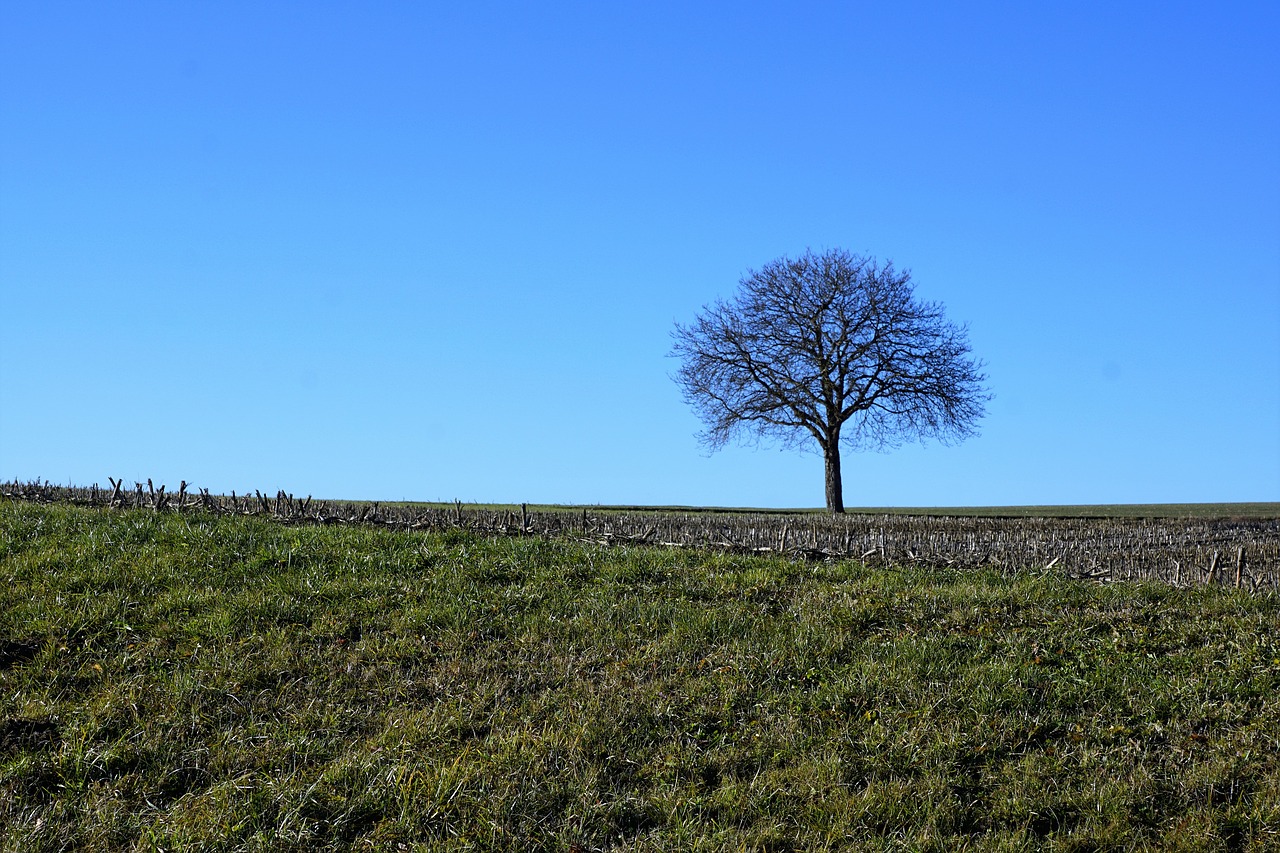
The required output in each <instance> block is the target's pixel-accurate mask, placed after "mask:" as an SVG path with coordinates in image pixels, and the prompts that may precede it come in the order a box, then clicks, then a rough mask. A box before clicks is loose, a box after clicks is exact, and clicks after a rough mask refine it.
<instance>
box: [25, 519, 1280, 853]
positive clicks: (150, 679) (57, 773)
mask: <svg viewBox="0 0 1280 853" xmlns="http://www.w3.org/2000/svg"><path fill="white" fill-rule="evenodd" d="M1278 694H1280V615H1278V608H1277V601H1276V599H1275V598H1274V597H1269V596H1265V595H1263V596H1249V595H1244V594H1239V593H1236V592H1234V591H1230V590H1225V589H1219V588H1196V589H1189V590H1175V589H1171V588H1167V587H1161V586H1156V585H1122V584H1116V585H1111V586H1100V585H1089V584H1085V583H1081V582H1072V581H1068V580H1064V579H1062V578H1060V577H1057V576H1055V575H1053V574H1043V575H1030V574H1027V575H1018V576H1002V575H1000V574H998V573H995V572H960V571H939V570H923V569H917V568H913V567H910V566H903V567H892V568H884V569H875V570H872V569H868V568H866V567H863V566H861V565H859V564H857V563H854V562H833V563H816V564H812V563H811V564H804V563H796V562H788V561H784V560H778V559H762V558H747V557H735V556H724V555H716V554H711V553H701V552H693V551H676V550H671V551H664V550H660V549H648V548H633V549H627V548H616V549H608V548H604V547H600V546H594V545H584V544H580V543H573V542H565V541H546V540H541V539H535V538H529V539H516V538H509V539H491V538H482V537H478V536H474V535H471V534H467V533H463V532H458V531H454V532H448V533H442V534H409V533H392V532H388V531H384V530H371V529H363V528H350V527H346V528H344V527H325V528H320V527H285V526H280V525H276V524H272V523H270V522H268V521H265V520H262V519H255V518H235V517H218V518H215V517H209V516H200V515H177V514H160V515H156V514H151V513H148V512H144V511H129V512H114V511H103V510H90V509H78V508H71V507H62V506H35V505H29V504H23V503H17V502H13V501H0V849H3V850H12V851H22V853H35V851H43V850H64V849H76V848H80V849H139V850H152V849H209V850H227V849H243V850H290V849H293V850H316V849H322V850H323V849H330V850H345V849H354V850H361V849H391V850H394V849H416V850H446V849H447V850H512V849H527V850H555V851H566V853H567V851H585V850H604V849H616V850H708V851H710V850H744V849H746V850H752V849H754V850H775V851H778V850H828V849H831V850H835V849H845V850H867V849H870V850H882V849H883V850H890V849H892V850H898V849H901V850H939V851H941V850H1024V849H1045V850H1081V851H1083V850H1109V849H1161V850H1165V849H1167V850H1224V851H1227V850H1259V851H1260V850H1265V849H1276V846H1277V845H1280V761H1277V758H1276V756H1277V755H1280V702H1278V701H1277V695H1278ZM401 846H402V848H401Z"/></svg>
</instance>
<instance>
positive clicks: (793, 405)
mask: <svg viewBox="0 0 1280 853" xmlns="http://www.w3.org/2000/svg"><path fill="white" fill-rule="evenodd" d="M672 337H673V340H674V345H673V347H672V351H671V355H672V356H674V357H677V358H679V359H681V362H682V363H681V366H680V369H679V371H678V372H677V373H676V375H675V376H674V377H673V378H674V379H675V381H676V382H677V383H678V384H679V385H680V387H681V389H682V391H683V393H684V398H685V401H686V402H687V403H689V405H690V406H691V407H692V408H693V409H694V411H695V412H696V413H697V414H698V416H699V417H700V419H701V420H702V421H703V423H704V425H705V427H706V431H705V432H704V433H703V434H702V436H701V438H702V440H703V442H704V443H705V444H706V445H707V446H708V447H710V448H711V449H713V450H714V449H717V448H719V447H722V446H723V445H724V444H726V443H728V442H729V441H730V440H732V439H734V438H737V437H754V438H772V439H776V440H780V441H782V442H783V443H786V444H804V443H807V440H808V438H810V437H812V438H813V439H815V440H817V442H818V444H819V446H820V447H822V448H823V450H824V452H830V451H831V450H833V449H834V448H835V447H836V445H839V444H841V443H843V444H845V445H847V446H850V447H852V448H856V449H866V448H886V447H892V446H897V445H898V444H900V443H902V442H903V441H908V440H923V439H925V438H934V439H937V440H940V441H942V442H944V443H946V442H951V441H958V440H961V439H963V438H965V437H968V436H970V435H972V434H974V433H975V431H976V424H977V422H978V421H979V420H980V419H981V418H982V416H983V414H984V411H985V409H984V404H985V402H986V401H987V400H989V399H990V395H989V394H988V393H987V392H986V390H985V389H984V388H983V387H982V383H983V382H985V380H986V377H985V376H984V375H983V374H982V372H981V371H982V364H981V362H979V361H976V360H974V359H973V358H971V357H970V350H969V342H968V335H967V331H966V329H965V328H964V327H962V326H956V325H954V324H952V323H950V322H948V321H947V320H946V318H945V316H944V312H943V307H942V305H941V304H939V303H933V302H922V301H919V300H917V299H916V298H915V295H914V288H913V285H912V282H911V275H910V273H909V272H898V271H897V270H896V269H895V268H894V266H893V264H892V263H885V264H883V265H881V264H879V263H878V262H877V261H876V260H875V259H874V258H868V257H863V256H859V255H854V254H850V253H849V252H846V251H844V250H840V249H835V250H830V251H827V252H824V253H823V254H821V255H817V254H814V253H812V252H808V251H807V252H805V254H803V255H801V256H800V257H798V258H795V259H791V258H786V257H783V258H779V259H777V260H775V261H772V262H770V263H768V264H766V265H765V266H764V267H762V268H760V269H759V270H755V271H750V272H748V274H747V275H746V276H744V277H743V279H742V280H741V282H740V289H739V292H738V294H737V296H736V297H735V298H734V299H733V300H732V301H729V302H725V301H717V302H715V303H714V304H713V305H709V306H704V308H703V311H702V313H701V314H700V315H699V316H698V317H697V318H696V319H695V320H694V322H693V323H692V324H690V325H688V326H684V325H681V324H678V323H677V324H676V328H675V330H674V331H673V333H672Z"/></svg>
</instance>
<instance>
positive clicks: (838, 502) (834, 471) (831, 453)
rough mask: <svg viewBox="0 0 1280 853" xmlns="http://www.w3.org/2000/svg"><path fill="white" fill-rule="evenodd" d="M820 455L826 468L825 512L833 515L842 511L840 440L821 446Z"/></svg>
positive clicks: (842, 488) (842, 491)
mask: <svg viewBox="0 0 1280 853" xmlns="http://www.w3.org/2000/svg"><path fill="white" fill-rule="evenodd" d="M822 456H823V458H824V460H825V461H826V469H827V512H829V513H831V514H833V515H839V514H842V513H844V486H843V485H841V483H840V440H839V439H836V440H835V441H833V442H831V443H830V444H828V445H827V446H826V447H824V448H822Z"/></svg>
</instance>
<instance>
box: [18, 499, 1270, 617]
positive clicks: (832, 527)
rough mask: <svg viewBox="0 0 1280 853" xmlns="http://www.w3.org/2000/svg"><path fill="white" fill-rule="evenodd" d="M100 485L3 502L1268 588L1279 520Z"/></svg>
mask: <svg viewBox="0 0 1280 853" xmlns="http://www.w3.org/2000/svg"><path fill="white" fill-rule="evenodd" d="M111 483H112V488H111V490H110V491H108V490H106V489H102V488H99V487H98V486H96V485H95V486H92V487H89V488H77V487H70V486H55V485H52V484H49V483H39V482H30V483H21V482H11V483H5V484H3V486H0V493H2V494H4V495H5V496H7V497H12V498H18V499H23V500H31V501H37V502H58V503H74V504H80V505H86V506H104V507H105V506H112V507H131V508H151V509H154V510H156V511H174V512H194V511H205V512H211V513H215V514H236V515H262V516H268V517H272V518H275V519H278V520H281V521H284V522H287V523H294V524H366V525H373V526H381V527H389V528H393V529H412V530H447V529H465V530H471V531H477V532H485V533H491V534H495V535H523V536H531V535H536V536H564V537H569V538H576V539H583V540H588V541H598V542H602V543H609V544H644V545H654V546H660V547H680V548H712V549H719V550H724V551H730V552H734V553H759V554H771V553H772V554H784V555H788V556H794V557H799V558H808V559H846V558H852V559H857V560H861V561H863V562H865V563H868V564H872V565H883V564H890V563H911V564H916V565H923V566H929V565H936V566H950V567H996V568H1000V569H1007V570H1010V571H1025V570H1033V571H1036V570H1056V571H1060V572H1063V573H1065V574H1067V575H1070V576H1072V577H1084V578H1092V579H1098V580H1158V581H1161V582H1164V583H1169V584H1172V585H1174V586H1189V585H1197V584H1219V585H1230V586H1235V587H1237V588H1242V589H1248V590H1253V591H1272V592H1275V591H1277V590H1280V517H1271V518H1265V517H1262V518H1260V517H1228V518H1210V517H1185V518H1141V517H1130V516H1123V515H1117V516H1116V517H1105V518H1097V517H1093V518H1088V517H1053V518H1036V517H1021V516H1019V517H999V516H996V515H990V514H985V515H981V516H963V515H945V516H943V515H907V514H888V513H885V514H848V515H843V516H830V515H826V514H818V513H812V514H809V513H804V514H801V513H777V514H775V513H766V512H741V511H737V512H716V511H694V510H663V511H652V510H649V511H646V510H624V511H609V510H602V509H591V508H554V509H529V508H528V507H527V506H522V507H519V508H511V509H495V508H478V509H477V508H468V507H467V506H465V505H463V504H460V503H459V504H455V505H452V506H439V505H436V506H414V505H397V504H392V505H384V504H380V503H363V504H355V503H341V502H329V501H315V500H312V499H311V498H310V497H308V498H306V499H301V500H300V499H298V498H295V497H294V496H293V495H291V494H288V493H286V492H283V491H277V492H276V495H275V496H274V497H269V496H267V495H264V494H262V493H260V492H255V493H254V494H253V495H236V494H234V493H233V494H232V495H230V496H227V495H210V494H209V493H208V491H206V490H198V491H196V492H194V493H193V492H191V491H189V488H188V485H187V484H186V483H185V482H184V483H182V484H181V485H180V487H179V490H178V492H177V493H167V492H166V488H165V487H164V486H160V487H159V488H157V487H155V486H154V485H153V484H152V483H150V482H148V483H146V484H142V483H135V484H134V488H132V489H125V488H124V487H123V485H124V484H123V482H122V481H116V480H112V481H111Z"/></svg>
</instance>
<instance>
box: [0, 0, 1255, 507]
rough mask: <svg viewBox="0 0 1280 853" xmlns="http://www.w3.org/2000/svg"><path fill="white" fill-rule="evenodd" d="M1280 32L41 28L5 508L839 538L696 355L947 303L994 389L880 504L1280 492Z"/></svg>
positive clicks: (818, 473) (1102, 22) (787, 25)
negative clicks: (768, 288) (392, 508)
mask: <svg viewBox="0 0 1280 853" xmlns="http://www.w3.org/2000/svg"><path fill="white" fill-rule="evenodd" d="M1276 44H1280V6H1278V5H1277V4H1275V3H1272V2H1254V3H1232V2H1226V3H1189V4H1180V3H1124V2H1119V3H1117V2H1109V3H1071V4H1040V3H976V4H975V3H965V4H951V3H947V4H943V3H938V4H933V3H926V4H917V3H894V4H881V3H876V4H872V3H795V2H792V3H786V4H782V3H778V4H771V3H745V4H744V3H698V4H690V3H661V2H658V3H655V2H646V3H595V2H591V3H548V4H525V3H520V4H517V3H510V4H505V3H483V2H480V3H466V4H438V3H426V2H423V3H417V2H414V3H408V2H406V3H386V2H371V3H280V2H277V3H233V2H218V3H168V2H157V3H134V2H127V1H126V2H118V3H110V4H103V3H66V2H62V3H59V2H24V0H9V2H6V3H4V4H0V321H2V322H3V325H4V333H3V340H4V343H3V346H0V478H6V479H7V478H20V479H31V478H47V479H50V480H53V481H55V482H62V483H66V482H72V483H76V484H85V485H87V484H89V483H92V482H98V483H101V484H104V485H105V484H106V482H107V478H108V476H112V477H124V478H125V479H126V480H127V481H130V482H132V481H133V480H136V479H146V478H147V477H152V478H154V479H155V480H156V482H157V483H160V482H164V483H167V484H169V485H170V488H171V489H176V487H177V484H178V481H179V480H180V479H185V480H187V481H189V482H191V483H195V484H197V485H199V486H203V487H207V488H210V489H212V490H213V491H215V492H226V491H230V490H232V489H235V490H237V491H244V490H247V489H248V490H251V489H254V488H259V489H262V490H264V491H267V490H270V491H271V492H274V491H275V490H276V489H278V488H284V489H286V490H288V491H291V492H294V493H297V494H314V495H316V496H317V497H328V498H353V499H354V498H366V499H385V500H399V499H413V500H453V499H460V500H464V501H507V502H511V501H514V502H519V501H529V502H561V503H588V504H589V503H640V504H693V505H731V506H772V507H787V506H821V505H822V502H823V482H822V459H821V456H820V455H817V454H816V453H809V454H805V453H797V452H794V451H782V450H779V449H776V448H768V447H766V448H762V449H752V448H731V449H727V450H724V451H721V452H719V453H716V454H714V455H710V456H708V455H706V454H705V452H704V451H703V450H702V448H701V447H700V446H699V445H698V443H697V441H696V438H695V434H696V433H697V432H698V430H699V424H698V422H697V421H696V419H695V418H694V417H693V415H692V414H691V413H690V411H689V410H688V409H687V407H686V406H685V405H684V404H683V402H682V401H681V398H680V393H679V389H678V388H677V386H676V385H675V383H674V382H673V381H672V380H671V378H670V375H671V374H672V373H674V371H675V369H676V365H675V363H674V362H673V361H672V360H671V359H670V358H668V357H667V352H668V350H669V348H670V337H669V335H670V331H671V329H672V327H673V324H674V323H675V322H676V321H680V322H688V321H689V320H691V319H692V318H693V317H694V316H695V314H696V313H697V312H698V310H699V309H700V308H701V307H702V306H703V305H705V304H706V303H709V302H711V301H713V300H714V299H716V298H717V297H729V296H731V295H732V294H733V292H734V290H735V288H736V286H737V283H738V281H739V279H740V278H741V277H742V276H743V275H744V274H745V273H747V272H748V271H749V270H751V269H754V268H758V267H760V266H762V265H763V264H765V263H767V262H768V261H770V260H772V259H774V258H777V257H779V256H782V255H796V254H799V253H801V252H803V251H804V250H805V249H806V248H812V249H814V250H822V249H826V248H832V247H842V248H845V249H848V250H850V251H853V252H857V253H863V254H870V255H874V256H876V257H878V258H880V259H882V260H892V261H893V262H894V263H895V264H896V265H897V266H898V267H899V268H906V269H909V270H911V271H912V274H913V277H914V279H915V281H916V286H917V293H918V295H920V296H921V297H923V298H926V299H932V300H939V301H941V302H943V303H944V304H945V305H946V306H947V312H948V316H949V317H950V318H951V319H952V320H955V321H957V322H960V323H965V324H967V325H968V327H969V335H970V340H971V343H972V346H973V350H974V353H975V355H977V356H978V357H980V358H982V359H983V360H984V361H985V362H986V363H987V373H988V375H989V384H990V387H991V390H992V391H993V392H994V394H995V395H996V396H995V399H994V400H993V401H992V402H991V404H990V405H989V407H988V414H987V417H986V419H985V421H984V422H983V424H982V426H981V436H980V437H978V438H973V439H970V440H969V441H967V442H965V443H964V444H961V445H959V446H955V447H942V446H938V445H936V444H933V445H926V446H923V447H921V446H915V445H911V446H906V447H902V448H900V449H898V450H895V451H893V452H890V453H884V454H877V453H870V454H857V455H852V454H850V455H846V457H845V459H844V477H845V502H846V503H847V504H848V505H849V506H851V507H856V506H886V505H927V506H939V505H1002V504H1010V505H1012V504H1037V503H1039V504H1044V503H1049V504H1059V503H1119V502H1182V501H1260V500H1264V501H1265V500H1269V501H1276V500H1280V51H1276V50H1275V45H1276Z"/></svg>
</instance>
